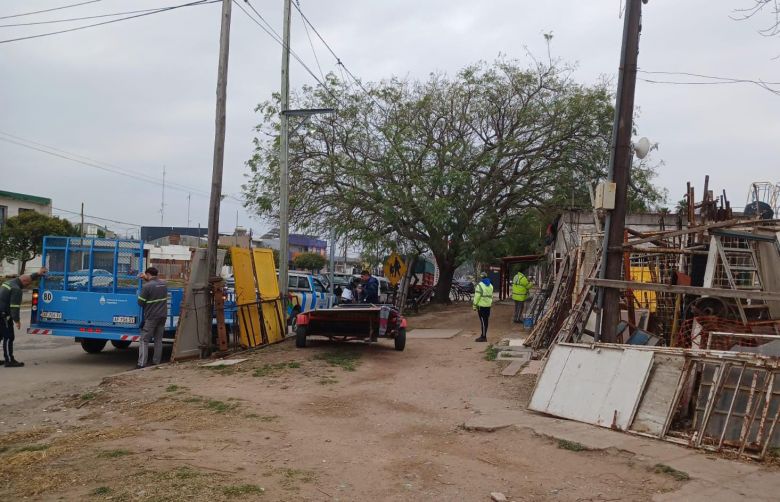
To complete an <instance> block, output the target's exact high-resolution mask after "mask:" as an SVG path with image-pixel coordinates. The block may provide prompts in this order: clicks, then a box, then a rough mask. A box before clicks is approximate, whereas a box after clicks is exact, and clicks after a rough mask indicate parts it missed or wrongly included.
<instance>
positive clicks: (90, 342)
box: [81, 338, 108, 354]
mask: <svg viewBox="0 0 780 502" xmlns="http://www.w3.org/2000/svg"><path fill="white" fill-rule="evenodd" d="M106 342H108V340H97V339H95V338H85V339H84V340H81V348H82V349H84V351H85V352H89V353H90V354H99V353H100V351H101V350H103V348H104V347H105V346H106Z"/></svg>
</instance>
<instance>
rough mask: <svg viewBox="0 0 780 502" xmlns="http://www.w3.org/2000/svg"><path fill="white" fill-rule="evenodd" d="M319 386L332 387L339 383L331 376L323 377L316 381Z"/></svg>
mask: <svg viewBox="0 0 780 502" xmlns="http://www.w3.org/2000/svg"><path fill="white" fill-rule="evenodd" d="M317 383H318V384H320V385H333V384H337V383H339V381H338V380H337V379H336V378H334V377H332V376H324V377H322V378H320V379H319V380H318V381H317Z"/></svg>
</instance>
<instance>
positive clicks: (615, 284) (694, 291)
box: [585, 278, 780, 301]
mask: <svg viewBox="0 0 780 502" xmlns="http://www.w3.org/2000/svg"><path fill="white" fill-rule="evenodd" d="M585 282H587V283H588V284H591V285H593V286H598V287H601V288H614V289H622V290H625V289H639V290H643V291H660V292H663V293H680V294H683V295H697V296H716V297H719V298H742V299H746V300H770V301H777V300H780V293H770V292H767V291H752V290H744V289H721V288H700V287H696V286H675V285H671V284H659V283H656V282H634V281H618V280H614V279H597V278H589V279H587V280H586V281H585Z"/></svg>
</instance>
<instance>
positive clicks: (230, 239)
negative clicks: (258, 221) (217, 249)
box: [218, 227, 250, 248]
mask: <svg viewBox="0 0 780 502" xmlns="http://www.w3.org/2000/svg"><path fill="white" fill-rule="evenodd" d="M249 241H250V239H249V234H248V233H247V230H246V228H242V227H236V230H235V232H233V235H220V236H219V241H218V243H219V245H220V246H226V247H236V248H248V247H249Z"/></svg>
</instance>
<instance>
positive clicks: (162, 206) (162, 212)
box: [160, 166, 165, 227]
mask: <svg viewBox="0 0 780 502" xmlns="http://www.w3.org/2000/svg"><path fill="white" fill-rule="evenodd" d="M160 226H161V227H162V226H165V166H163V183H162V202H161V203H160Z"/></svg>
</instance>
